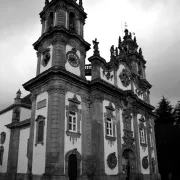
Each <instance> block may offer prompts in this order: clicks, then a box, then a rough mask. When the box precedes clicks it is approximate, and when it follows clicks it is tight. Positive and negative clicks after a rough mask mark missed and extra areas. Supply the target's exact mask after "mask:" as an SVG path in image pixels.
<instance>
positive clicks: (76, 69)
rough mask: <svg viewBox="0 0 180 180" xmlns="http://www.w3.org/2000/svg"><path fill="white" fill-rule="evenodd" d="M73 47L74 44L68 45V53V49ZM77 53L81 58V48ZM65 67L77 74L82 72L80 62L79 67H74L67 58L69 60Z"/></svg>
mask: <svg viewBox="0 0 180 180" xmlns="http://www.w3.org/2000/svg"><path fill="white" fill-rule="evenodd" d="M72 48H73V47H72V46H70V45H66V53H67V52H68V51H71V50H72ZM76 54H77V55H78V57H79V59H81V54H80V51H79V50H77V53H76ZM65 68H66V70H67V71H69V72H71V73H73V74H76V75H77V76H80V74H81V72H80V64H79V66H78V67H73V66H71V65H70V64H69V62H68V60H67V61H66V64H65Z"/></svg>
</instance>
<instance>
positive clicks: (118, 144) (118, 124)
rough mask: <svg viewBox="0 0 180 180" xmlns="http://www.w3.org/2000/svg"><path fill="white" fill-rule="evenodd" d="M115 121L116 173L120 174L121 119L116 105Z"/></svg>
mask: <svg viewBox="0 0 180 180" xmlns="http://www.w3.org/2000/svg"><path fill="white" fill-rule="evenodd" d="M116 121H117V125H116V128H117V130H116V131H117V148H118V173H119V174H122V173H123V171H122V148H121V143H122V142H121V128H120V126H121V123H120V121H121V117H120V107H119V106H118V105H116Z"/></svg>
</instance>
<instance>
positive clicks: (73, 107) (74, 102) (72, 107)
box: [66, 94, 81, 144]
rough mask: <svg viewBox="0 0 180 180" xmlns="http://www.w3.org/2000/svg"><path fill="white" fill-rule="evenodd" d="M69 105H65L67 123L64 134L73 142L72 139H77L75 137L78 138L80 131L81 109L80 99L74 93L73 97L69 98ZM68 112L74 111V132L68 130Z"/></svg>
mask: <svg viewBox="0 0 180 180" xmlns="http://www.w3.org/2000/svg"><path fill="white" fill-rule="evenodd" d="M68 101H69V105H66V123H67V129H66V135H67V136H69V137H70V141H71V140H72V142H73V144H74V141H75V140H76V141H77V138H80V136H81V132H80V123H81V110H80V109H79V107H78V106H79V105H80V103H81V102H80V101H79V100H78V99H77V96H76V94H75V95H74V96H73V98H69V99H68ZM70 112H75V113H76V121H77V122H76V126H77V127H76V130H77V131H76V132H73V131H71V130H69V114H70Z"/></svg>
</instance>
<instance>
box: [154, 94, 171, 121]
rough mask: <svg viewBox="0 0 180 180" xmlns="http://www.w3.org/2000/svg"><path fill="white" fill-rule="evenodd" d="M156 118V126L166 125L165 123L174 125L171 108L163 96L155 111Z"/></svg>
mask: <svg viewBox="0 0 180 180" xmlns="http://www.w3.org/2000/svg"><path fill="white" fill-rule="evenodd" d="M155 112H156V114H157V115H158V118H157V119H156V122H155V123H156V124H167V123H172V124H173V123H174V117H173V107H172V105H171V104H170V101H168V100H167V99H166V98H164V96H163V97H162V99H161V100H160V101H159V103H158V106H157V108H156V110H155Z"/></svg>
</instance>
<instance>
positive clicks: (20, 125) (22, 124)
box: [6, 119, 31, 129]
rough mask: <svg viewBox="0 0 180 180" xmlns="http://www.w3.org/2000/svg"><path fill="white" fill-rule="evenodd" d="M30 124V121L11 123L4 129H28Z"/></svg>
mask: <svg viewBox="0 0 180 180" xmlns="http://www.w3.org/2000/svg"><path fill="white" fill-rule="evenodd" d="M30 124H31V119H26V120H24V121H19V122H13V123H10V124H7V125H6V127H7V128H9V129H13V128H23V127H29V126H30Z"/></svg>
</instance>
